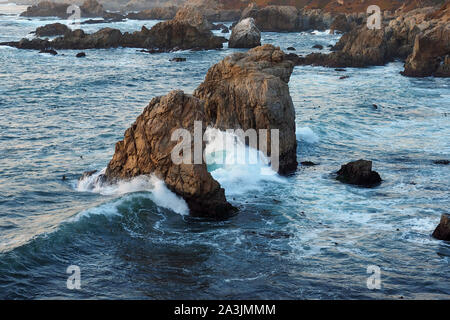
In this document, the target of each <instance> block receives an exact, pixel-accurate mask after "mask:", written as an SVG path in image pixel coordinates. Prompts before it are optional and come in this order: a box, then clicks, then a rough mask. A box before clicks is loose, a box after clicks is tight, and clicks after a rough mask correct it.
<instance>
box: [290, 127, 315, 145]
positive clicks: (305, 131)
mask: <svg viewBox="0 0 450 320" xmlns="http://www.w3.org/2000/svg"><path fill="white" fill-rule="evenodd" d="M295 135H296V137H297V140H303V141H305V142H307V143H317V142H319V137H318V136H317V134H315V133H314V131H312V130H311V128H309V127H302V128H297V130H296V131H295Z"/></svg>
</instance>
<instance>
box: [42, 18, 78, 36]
mask: <svg viewBox="0 0 450 320" xmlns="http://www.w3.org/2000/svg"><path fill="white" fill-rule="evenodd" d="M70 31H71V29H70V28H69V27H68V26H66V25H65V24H62V23H59V22H58V23H52V24H46V25H45V26H42V27H38V28H36V30H35V31H34V34H35V35H36V36H37V37H53V36H60V35H64V34H65V33H66V32H70Z"/></svg>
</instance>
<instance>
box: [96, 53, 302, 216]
mask: <svg viewBox="0 0 450 320" xmlns="http://www.w3.org/2000/svg"><path fill="white" fill-rule="evenodd" d="M292 70H293V63H292V62H291V61H290V60H288V59H286V56H285V54H284V53H283V52H282V51H281V50H280V49H279V48H276V47H274V46H272V45H265V46H262V47H257V48H254V49H251V50H249V51H248V52H246V53H236V54H233V55H231V56H228V57H227V58H225V59H224V60H223V61H221V62H219V63H218V64H216V65H214V66H213V67H211V68H210V70H209V71H208V74H207V75H206V78H205V81H204V82H203V83H202V84H201V85H200V86H199V87H198V88H197V90H195V92H194V95H187V94H184V93H183V92H182V91H172V92H170V93H169V94H168V95H166V96H163V97H157V98H154V99H153V100H152V101H151V102H150V104H149V105H148V106H147V107H146V108H145V109H144V111H143V112H142V114H141V115H140V116H139V117H138V118H137V120H136V121H135V123H134V124H133V125H132V126H131V127H130V128H129V129H127V130H126V132H125V136H124V139H123V140H122V141H119V142H118V143H117V144H116V149H115V153H114V156H113V158H112V160H111V161H110V162H109V164H108V167H107V169H106V172H105V179H106V182H107V183H108V182H109V183H113V182H115V181H117V180H119V179H130V178H133V177H136V176H139V175H149V174H155V175H156V176H157V177H159V178H160V179H162V180H164V182H165V183H166V184H167V186H168V187H169V189H171V190H172V191H173V192H175V193H176V194H178V195H180V196H182V197H183V198H184V199H185V200H186V202H187V203H188V206H189V208H190V213H191V214H192V215H194V216H201V217H210V218H215V219H222V218H226V217H228V216H229V215H231V214H233V213H234V212H235V211H236V209H235V208H234V207H233V206H231V205H230V204H229V203H228V202H227V200H226V198H225V195H224V190H223V189H222V188H221V187H220V184H219V183H218V182H217V181H215V180H214V179H213V178H212V176H211V175H210V174H209V173H208V171H207V168H206V164H204V163H202V164H193V163H195V161H192V160H193V159H192V154H193V153H195V147H196V146H194V142H195V137H194V138H193V139H192V140H191V142H190V143H188V145H189V146H190V147H191V150H194V152H191V154H190V155H189V156H188V153H186V154H183V155H182V156H185V157H187V158H189V159H190V160H191V162H190V163H186V162H185V163H183V164H177V162H175V161H173V157H172V153H173V152H174V148H175V147H176V146H177V145H179V141H171V138H172V134H173V133H174V131H175V130H176V129H185V130H187V131H188V132H189V133H190V134H191V137H192V136H193V134H194V132H195V126H194V122H195V121H199V122H201V124H202V131H201V134H202V135H203V133H204V130H205V129H206V128H207V126H213V127H216V128H219V129H222V130H226V129H243V130H247V129H256V130H258V129H278V130H279V131H280V133H279V136H280V139H279V142H280V168H279V171H280V172H282V173H287V172H291V171H293V170H295V169H296V167H297V160H296V146H297V143H296V139H295V121H294V107H293V104H292V99H291V97H290V95H289V88H288V81H289V78H290V75H291V73H292ZM270 140H271V135H270V132H269V134H268V147H269V148H268V154H269V155H270V152H271V148H270V146H271V143H270ZM183 142H184V140H183ZM201 144H202V151H203V150H204V143H203V141H202V142H201ZM197 147H198V146H197ZM175 150H177V149H175ZM176 153H178V152H176Z"/></svg>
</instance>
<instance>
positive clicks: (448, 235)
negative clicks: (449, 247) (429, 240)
mask: <svg viewBox="0 0 450 320" xmlns="http://www.w3.org/2000/svg"><path fill="white" fill-rule="evenodd" d="M432 236H433V237H434V238H436V239H438V240H446V241H450V215H449V214H443V215H442V216H441V221H440V223H439V225H438V226H437V227H436V229H435V230H434V232H433V235H432Z"/></svg>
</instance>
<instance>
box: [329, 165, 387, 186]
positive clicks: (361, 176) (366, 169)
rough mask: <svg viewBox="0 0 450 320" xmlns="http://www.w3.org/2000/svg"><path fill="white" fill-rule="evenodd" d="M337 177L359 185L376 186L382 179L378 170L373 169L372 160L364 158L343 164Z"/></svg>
mask: <svg viewBox="0 0 450 320" xmlns="http://www.w3.org/2000/svg"><path fill="white" fill-rule="evenodd" d="M336 179H337V180H339V181H341V182H344V183H348V184H354V185H359V186H375V185H378V184H380V183H381V181H382V180H381V177H380V175H379V174H378V172H376V171H372V161H368V160H363V159H360V160H357V161H352V162H349V163H347V164H344V165H342V166H341V169H340V170H339V171H338V172H337V177H336Z"/></svg>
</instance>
